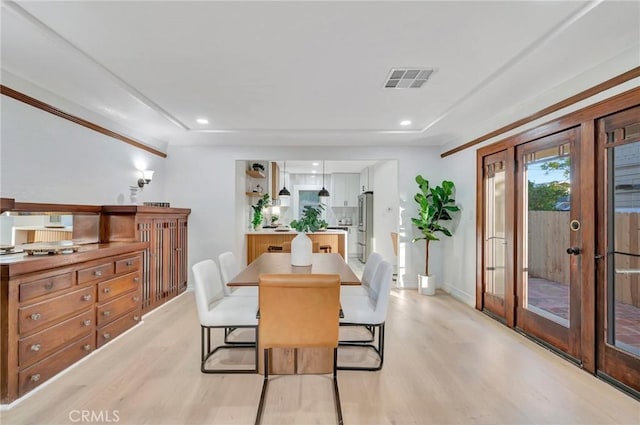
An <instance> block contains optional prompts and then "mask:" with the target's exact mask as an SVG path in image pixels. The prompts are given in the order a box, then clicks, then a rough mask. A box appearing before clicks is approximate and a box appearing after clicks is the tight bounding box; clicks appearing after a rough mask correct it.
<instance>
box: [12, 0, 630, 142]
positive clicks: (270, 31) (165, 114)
mask: <svg viewBox="0 0 640 425" xmlns="http://www.w3.org/2000/svg"><path fill="white" fill-rule="evenodd" d="M1 18H2V58H1V59H2V61H1V65H2V77H3V84H5V85H8V86H10V87H12V88H15V89H19V88H21V87H13V86H12V85H21V86H22V87H25V88H28V87H32V86H34V87H38V88H43V89H46V90H47V91H48V92H50V93H52V94H53V95H54V96H55V98H61V99H64V100H65V105H66V106H67V107H68V109H72V110H69V112H72V113H74V112H75V113H76V114H79V115H81V116H83V115H84V116H83V117H85V118H87V119H91V118H94V119H98V120H99V121H101V122H107V123H114V125H115V126H116V127H117V128H124V129H130V130H131V131H130V132H129V135H135V136H136V137H137V138H138V139H139V140H141V141H142V142H144V143H147V144H150V145H152V146H153V145H155V146H166V145H167V144H175V145H181V144H211V145H234V146H244V145H251V146H256V145H265V146H272V145H281V146H286V145H291V146H304V145H312V146H322V145H334V146H337V145H354V146H409V145H423V146H429V145H436V146H440V145H445V144H449V146H451V144H453V145H459V144H462V143H465V142H467V141H469V140H470V139H472V138H475V137H478V136H481V135H482V134H485V133H487V132H489V131H492V130H495V129H496V128H498V127H500V126H503V125H506V124H509V123H511V122H513V121H515V120H517V119H519V118H522V117H524V116H527V115H529V114H531V113H533V112H535V111H537V110H539V109H542V108H544V107H546V106H549V105H550V104H553V103H555V102H558V101H560V100H562V99H565V98H567V97H569V96H571V95H573V94H575V93H577V92H580V91H582V90H585V89H587V88H589V87H591V86H593V85H595V84H597V83H600V82H602V81H604V80H606V79H609V78H612V77H614V76H616V75H618V74H620V73H622V72H625V71H627V70H629V69H631V68H633V67H634V66H638V65H639V64H640V53H639V52H640V2H635V1H629V2H612V1H605V2H600V1H595V2H584V1H544V2H543V1H532V2H527V1H517V2H516V1H513V2H506V1H502V2H484V1H469V2H457V1H444V2H434V1H422V2H420V1H418V2H396V1H389V2H366V1H354V2H344V1H326V2H305V1H300V2H292V1H288V2H273V1H254V2H248V1H229V2H218V1H198V2H187V1H159V2H146V1H117V2H116V1H111V2H108V1H105V2H99V1H76V2H53V1H15V2H10V1H2V17H1ZM402 67H416V68H425V69H432V70H434V72H433V74H432V75H431V76H430V78H429V80H428V81H427V82H426V83H425V84H424V85H423V86H422V88H419V89H405V90H401V89H386V88H384V84H385V80H386V78H387V77H389V73H390V71H391V69H393V68H402ZM22 83H24V84H22ZM27 94H29V93H27ZM54 106H57V105H54ZM76 106H79V107H76ZM96 117H97V118H96ZM197 118H206V119H208V124H199V123H198V122H197V121H196V119H197ZM403 120H410V121H411V124H409V125H406V126H402V125H401V124H400V122H401V121H403Z"/></svg>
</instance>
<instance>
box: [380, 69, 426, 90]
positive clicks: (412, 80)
mask: <svg viewBox="0 0 640 425" xmlns="http://www.w3.org/2000/svg"><path fill="white" fill-rule="evenodd" d="M431 74H433V69H418V68H393V69H392V70H391V71H390V72H389V75H388V77H387V79H386V80H385V83H384V88H385V89H419V88H420V87H422V85H423V84H424V83H426V82H427V80H428V79H429V76H430V75H431Z"/></svg>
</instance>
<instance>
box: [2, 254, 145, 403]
mask: <svg viewBox="0 0 640 425" xmlns="http://www.w3.org/2000/svg"><path fill="white" fill-rule="evenodd" d="M146 245H147V244H145V243H120V244H102V245H98V246H94V247H91V246H85V247H83V248H81V249H80V251H79V252H78V253H74V254H68V255H56V256H43V257H42V258H33V257H24V260H23V261H18V262H11V263H9V264H4V263H0V266H1V267H2V286H1V287H0V289H1V292H0V294H1V299H0V301H1V303H2V312H1V316H0V318H1V322H0V325H1V329H0V330H1V332H0V334H1V337H0V338H1V343H0V346H1V347H2V356H1V357H0V372H1V373H0V376H1V382H0V398H1V400H0V401H1V402H2V403H3V404H4V403H9V402H11V401H13V400H15V399H16V398H18V397H20V396H22V395H24V394H26V393H27V392H29V391H31V390H32V389H34V388H36V387H37V386H38V385H40V384H42V383H43V382H46V381H47V380H48V379H50V378H51V377H53V376H55V375H56V374H57V373H59V372H60V371H62V370H64V369H65V368H67V367H69V366H70V365H72V364H73V363H75V362H77V361H78V360H80V359H81V358H83V357H85V356H86V355H88V354H90V353H91V352H92V351H93V350H95V349H96V348H97V347H100V346H102V345H104V344H106V343H107V342H110V341H112V340H113V339H114V338H115V337H117V336H118V335H120V334H122V333H123V332H125V331H126V330H127V329H129V328H131V327H132V326H134V325H135V324H137V323H139V321H140V318H141V306H142V303H141V299H142V297H141V285H140V281H141V275H142V271H141V264H142V251H143V250H144V249H145V248H146Z"/></svg>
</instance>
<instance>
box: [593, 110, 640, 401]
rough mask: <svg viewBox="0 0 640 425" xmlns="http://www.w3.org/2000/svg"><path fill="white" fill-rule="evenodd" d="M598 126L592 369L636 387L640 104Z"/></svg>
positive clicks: (639, 368)
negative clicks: (594, 352) (594, 366)
mask: <svg viewBox="0 0 640 425" xmlns="http://www.w3.org/2000/svg"><path fill="white" fill-rule="evenodd" d="M597 128H598V164H599V165H600V167H599V169H598V186H599V188H598V194H599V196H598V198H597V203H598V218H599V221H600V222H601V223H603V226H599V233H598V234H597V239H598V241H597V255H596V258H597V259H598V261H597V263H596V266H597V277H598V285H597V309H598V314H597V328H596V329H597V335H596V344H597V352H598V365H597V373H598V374H600V375H602V376H604V377H607V378H611V379H613V380H615V381H617V382H618V383H622V384H623V385H626V386H627V387H629V388H632V389H635V390H636V391H639V390H638V389H640V107H635V108H631V109H628V110H625V111H622V112H619V113H616V114H613V115H610V116H608V117H605V118H602V119H600V120H598V122H597ZM636 394H638V393H636Z"/></svg>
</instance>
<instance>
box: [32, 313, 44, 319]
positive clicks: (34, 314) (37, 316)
mask: <svg viewBox="0 0 640 425" xmlns="http://www.w3.org/2000/svg"><path fill="white" fill-rule="evenodd" d="M40 317H42V316H40V313H33V314H32V315H31V320H40Z"/></svg>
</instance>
